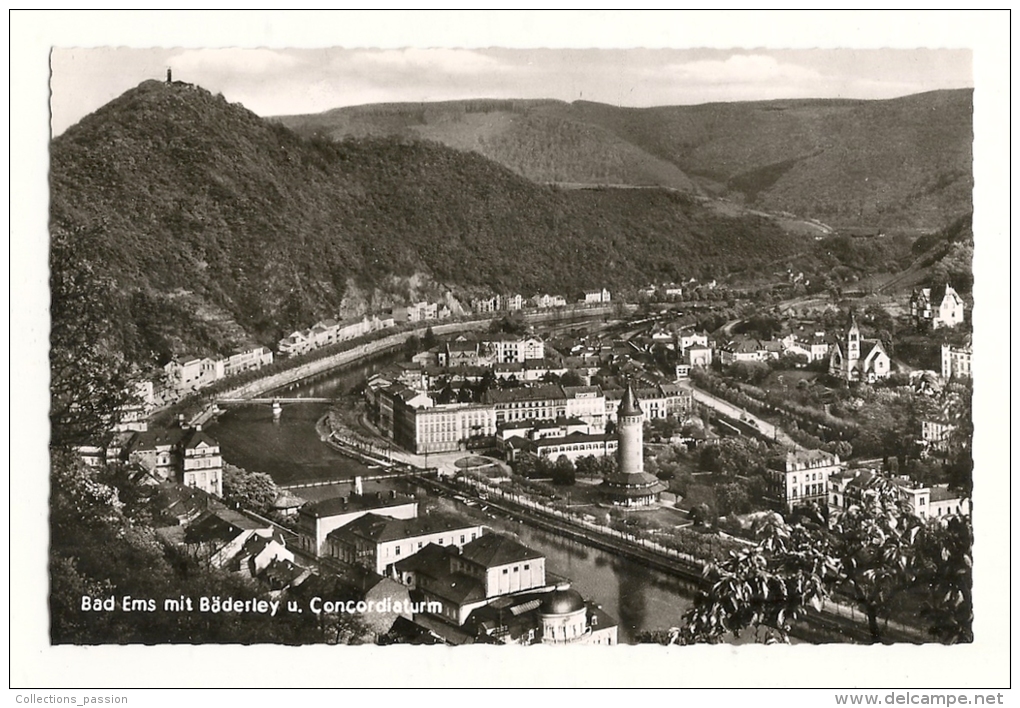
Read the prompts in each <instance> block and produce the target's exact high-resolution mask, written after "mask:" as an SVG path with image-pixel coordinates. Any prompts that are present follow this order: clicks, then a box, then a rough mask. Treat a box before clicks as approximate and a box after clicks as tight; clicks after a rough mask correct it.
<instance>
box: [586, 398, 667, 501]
mask: <svg viewBox="0 0 1020 708" xmlns="http://www.w3.org/2000/svg"><path fill="white" fill-rule="evenodd" d="M644 418H645V416H644V412H643V411H642V410H641V405H640V402H639V401H638V399H637V396H636V395H635V394H634V389H633V388H632V387H631V386H629V385H628V386H627V389H626V391H625V392H624V395H623V400H622V401H621V402H620V406H619V408H618V410H617V411H616V419H617V423H616V433H617V438H618V441H619V442H618V446H617V451H616V455H617V460H618V461H619V465H618V469H617V470H616V472H614V473H613V474H610V475H606V478H605V479H604V480H602V491H603V494H604V495H605V496H606V498H608V499H609V500H610V501H612V502H613V503H614V504H622V505H624V506H645V505H648V504H652V503H654V502H656V501H657V500H658V498H659V494H660V493H661V492H663V491H665V490H666V487H667V485H666V484H665V483H664V482H662V481H660V480H659V479H658V478H657V477H655V475H652V474H649V473H647V472H645V462H644Z"/></svg>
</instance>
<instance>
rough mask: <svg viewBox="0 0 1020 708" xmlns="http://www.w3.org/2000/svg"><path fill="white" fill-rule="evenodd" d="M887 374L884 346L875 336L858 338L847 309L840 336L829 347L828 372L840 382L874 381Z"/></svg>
mask: <svg viewBox="0 0 1020 708" xmlns="http://www.w3.org/2000/svg"><path fill="white" fill-rule="evenodd" d="M890 373H891V360H890V358H889V354H888V353H887V352H886V351H885V346H884V345H883V344H882V342H881V341H879V340H877V339H861V331H860V329H859V328H858V327H857V318H856V317H855V316H854V313H853V312H851V313H850V316H849V317H848V318H847V325H846V329H845V330H844V332H843V337H842V338H841V339H840V340H839V341H837V342H836V343H835V344H833V345H832V349H831V350H830V353H829V374H830V375H831V376H834V377H836V378H839V379H843V380H844V381H867V382H868V383H874V382H875V381H877V380H879V379H885V378H888V377H889V374H890Z"/></svg>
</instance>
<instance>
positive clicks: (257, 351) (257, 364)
mask: <svg viewBox="0 0 1020 708" xmlns="http://www.w3.org/2000/svg"><path fill="white" fill-rule="evenodd" d="M272 363H273V353H272V352H271V351H269V349H268V348H266V347H255V348H254V349H247V350H245V351H239V352H236V353H234V354H231V355H230V356H228V357H227V358H225V359H223V375H224V376H233V375H235V374H239V373H241V372H243V371H251V370H252V369H261V368H262V367H263V366H268V365H269V364H272Z"/></svg>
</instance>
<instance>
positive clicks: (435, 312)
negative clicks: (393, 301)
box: [393, 300, 439, 322]
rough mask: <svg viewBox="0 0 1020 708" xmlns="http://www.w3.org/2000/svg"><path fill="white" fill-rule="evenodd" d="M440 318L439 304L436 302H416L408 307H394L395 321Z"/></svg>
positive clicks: (419, 320)
mask: <svg viewBox="0 0 1020 708" xmlns="http://www.w3.org/2000/svg"><path fill="white" fill-rule="evenodd" d="M438 318H439V305H438V304H437V303H434V302H431V303H430V302H427V301H425V300H422V301H421V302H414V303H411V304H410V305H407V306H406V307H395V308H393V320H394V321H395V322H424V321H426V320H435V319H438Z"/></svg>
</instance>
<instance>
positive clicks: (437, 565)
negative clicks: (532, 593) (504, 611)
mask: <svg viewBox="0 0 1020 708" xmlns="http://www.w3.org/2000/svg"><path fill="white" fill-rule="evenodd" d="M421 561H424V562H417V561H406V562H404V563H401V564H399V565H398V567H397V568H396V571H397V576H398V577H400V578H403V579H407V578H408V576H409V575H410V574H413V582H414V585H415V588H416V590H417V591H418V592H419V593H420V594H421V596H422V598H423V599H424V600H425V601H426V602H438V603H440V604H441V605H442V610H441V611H440V612H439V613H438V614H440V615H441V616H442V617H443V618H444V619H445V620H447V621H448V622H451V623H453V624H457V625H462V624H464V623H465V621H466V620H467V618H468V615H470V614H471V611H472V610H474V609H476V608H478V607H481V606H483V605H485V604H487V603H488V602H490V601H491V600H492V599H493V598H496V597H500V596H504V595H513V594H515V593H520V592H524V591H528V590H534V589H536V588H543V587H545V586H546V579H545V557H544V556H543V555H542V554H541V553H539V552H538V551H535V550H533V549H531V548H528V547H527V546H525V545H523V544H521V543H518V542H517V541H515V540H514V539H512V538H510V537H509V536H504V535H502V534H485V535H484V536H480V537H478V538H477V539H475V540H474V541H471V542H469V543H467V544H465V545H464V546H463V547H462V548H460V549H459V551H458V550H457V549H453V550H449V549H448V550H447V551H446V552H445V553H442V554H440V553H436V551H435V550H434V549H433V550H432V552H430V553H429V554H428V555H426V556H423V557H422V559H421Z"/></svg>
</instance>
